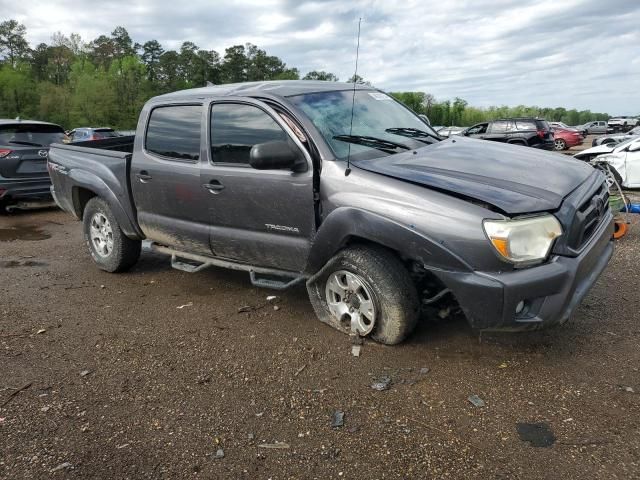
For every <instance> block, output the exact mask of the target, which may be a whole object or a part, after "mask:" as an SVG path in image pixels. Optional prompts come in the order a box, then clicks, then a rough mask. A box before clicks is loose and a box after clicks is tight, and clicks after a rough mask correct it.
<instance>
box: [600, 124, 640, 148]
mask: <svg viewBox="0 0 640 480" xmlns="http://www.w3.org/2000/svg"><path fill="white" fill-rule="evenodd" d="M639 135H640V127H634V128H632V129H631V130H629V131H628V132H627V133H615V134H607V135H601V136H599V137H596V138H594V139H593V140H592V141H591V146H592V147H596V146H598V145H601V144H605V143H612V144H614V145H615V144H618V143H621V142H625V141H627V140H629V139H630V138H632V137H636V136H639Z"/></svg>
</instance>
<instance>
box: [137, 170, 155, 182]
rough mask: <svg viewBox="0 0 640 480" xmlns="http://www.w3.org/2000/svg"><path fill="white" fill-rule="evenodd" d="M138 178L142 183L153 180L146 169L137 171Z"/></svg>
mask: <svg viewBox="0 0 640 480" xmlns="http://www.w3.org/2000/svg"><path fill="white" fill-rule="evenodd" d="M136 178H137V179H138V180H139V181H140V183H147V182H148V181H149V180H151V178H152V177H151V175H149V172H147V171H146V170H140V173H136Z"/></svg>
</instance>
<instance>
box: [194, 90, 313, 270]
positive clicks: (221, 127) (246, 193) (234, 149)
mask: <svg viewBox="0 0 640 480" xmlns="http://www.w3.org/2000/svg"><path fill="white" fill-rule="evenodd" d="M209 125H210V129H209V145H210V148H208V151H207V155H208V161H207V162H203V167H202V172H201V181H202V185H203V189H204V191H206V192H207V198H208V201H207V205H208V211H209V217H210V221H211V230H210V243H211V250H212V251H213V253H214V255H216V256H219V257H224V258H228V259H232V260H235V261H238V262H242V263H247V264H250V265H256V266H264V267H274V268H277V269H281V270H289V271H302V270H303V269H304V266H305V264H306V261H307V256H308V253H309V250H310V247H311V238H312V236H313V234H314V232H315V216H314V200H313V167H312V162H311V159H310V157H309V155H308V153H307V152H306V149H305V148H304V146H303V145H302V143H301V142H300V140H299V139H298V138H297V137H296V136H295V134H293V132H292V131H291V129H290V128H289V126H288V125H287V124H286V122H284V121H283V119H282V118H281V117H280V115H279V114H278V113H276V112H275V111H274V110H273V109H272V108H270V107H269V106H267V105H266V104H264V103H263V102H259V101H255V100H251V99H244V98H241V99H225V100H223V101H219V102H214V103H213V104H212V105H211V108H210V120H209ZM270 141H286V142H288V143H289V144H290V145H292V146H293V147H294V148H295V149H298V150H299V153H300V155H303V156H304V158H305V159H306V161H307V168H306V171H304V172H299V173H295V172H293V171H291V170H286V169H282V170H256V169H254V168H252V167H251V166H250V164H249V156H250V151H251V148H252V147H253V146H254V145H256V144H258V143H265V142H270Z"/></svg>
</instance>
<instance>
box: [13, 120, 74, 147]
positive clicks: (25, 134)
mask: <svg viewBox="0 0 640 480" xmlns="http://www.w3.org/2000/svg"><path fill="white" fill-rule="evenodd" d="M64 137H65V135H64V130H62V127H59V126H57V125H39V124H29V123H20V124H17V125H0V145H33V146H38V147H48V146H49V145H51V144H52V143H59V142H62V140H63V139H64Z"/></svg>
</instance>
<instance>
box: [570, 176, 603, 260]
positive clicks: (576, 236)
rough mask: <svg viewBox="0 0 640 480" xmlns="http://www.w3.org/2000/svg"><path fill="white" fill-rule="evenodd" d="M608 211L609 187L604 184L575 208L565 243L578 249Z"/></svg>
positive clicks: (587, 239) (586, 240)
mask: <svg viewBox="0 0 640 480" xmlns="http://www.w3.org/2000/svg"><path fill="white" fill-rule="evenodd" d="M608 212H609V189H608V188H607V186H606V184H604V183H603V184H602V185H601V186H600V188H599V189H598V190H597V191H596V193H595V194H593V195H592V196H591V197H590V198H588V199H587V200H585V201H584V203H582V205H580V207H578V209H577V210H576V213H575V216H574V217H573V222H572V223H571V229H570V231H569V235H568V238H567V244H568V246H569V247H570V248H572V249H574V250H580V249H581V248H582V247H583V246H584V245H585V244H586V243H587V242H588V241H589V240H590V239H591V237H592V236H593V234H594V232H595V231H596V230H597V229H598V226H599V225H600V223H601V222H602V220H603V219H604V217H605V216H606V215H607V213H608Z"/></svg>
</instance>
